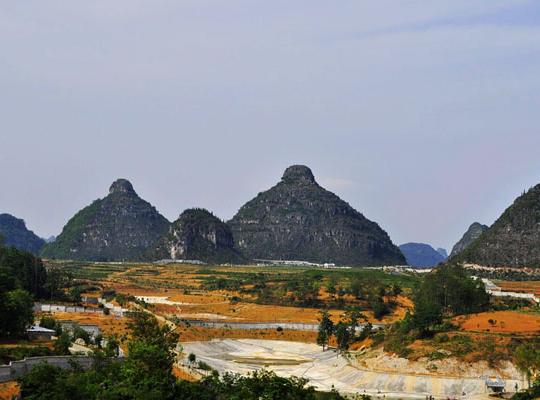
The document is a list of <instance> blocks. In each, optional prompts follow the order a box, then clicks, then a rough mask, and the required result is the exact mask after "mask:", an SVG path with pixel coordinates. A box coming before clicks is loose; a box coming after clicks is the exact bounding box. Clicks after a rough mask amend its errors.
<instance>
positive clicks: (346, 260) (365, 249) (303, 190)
mask: <svg viewBox="0 0 540 400" xmlns="http://www.w3.org/2000/svg"><path fill="white" fill-rule="evenodd" d="M228 225H229V226H230V227H231V230H232V233H233V236H234V240H235V243H236V246H237V248H238V249H239V250H240V251H241V252H242V253H243V254H244V255H246V256H247V257H249V258H251V259H276V260H305V261H310V262H317V263H324V262H329V263H336V264H347V265H396V264H401V265H402V264H404V263H405V257H404V256H403V254H402V253H401V251H400V250H399V249H398V248H397V246H395V245H394V244H393V243H392V241H391V240H390V238H389V236H388V234H387V233H386V232H385V231H384V230H382V229H381V228H380V227H379V225H377V224H376V223H375V222H372V221H370V220H368V219H367V218H365V217H364V216H363V215H362V214H361V213H359V212H358V211H356V210H355V209H353V208H352V207H351V206H350V205H349V204H348V203H346V202H345V201H343V200H341V199H340V198H339V197H338V196H336V195H335V194H333V193H331V192H329V191H328V190H325V189H324V188H322V187H321V186H319V184H318V183H317V182H316V181H315V178H314V176H313V173H312V172H311V170H310V169H309V168H308V167H306V166H303V165H293V166H291V167H289V168H287V169H286V170H285V172H284V174H283V177H282V179H281V181H280V182H279V183H277V184H276V185H275V186H274V187H272V188H270V189H269V190H267V191H265V192H262V193H259V194H258V195H257V196H256V197H255V198H254V199H252V200H250V201H249V202H247V203H246V204H245V205H243V206H242V207H241V208H240V210H239V211H238V213H237V214H236V215H235V216H234V217H233V218H232V219H231V220H230V221H228Z"/></svg>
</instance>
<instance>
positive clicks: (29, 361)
mask: <svg viewBox="0 0 540 400" xmlns="http://www.w3.org/2000/svg"><path fill="white" fill-rule="evenodd" d="M73 362H76V363H77V364H79V365H80V366H81V367H82V368H85V369H87V368H90V367H91V366H92V363H93V359H92V357H85V356H49V357H29V358H25V359H24V360H19V361H12V362H11V363H9V365H2V366H0V382H7V381H12V380H15V379H17V378H19V377H21V376H22V375H24V374H26V373H27V372H29V371H30V370H31V369H32V367H33V366H34V365H37V364H41V363H47V364H50V365H55V366H57V367H60V368H62V369H70V368H72V363H73Z"/></svg>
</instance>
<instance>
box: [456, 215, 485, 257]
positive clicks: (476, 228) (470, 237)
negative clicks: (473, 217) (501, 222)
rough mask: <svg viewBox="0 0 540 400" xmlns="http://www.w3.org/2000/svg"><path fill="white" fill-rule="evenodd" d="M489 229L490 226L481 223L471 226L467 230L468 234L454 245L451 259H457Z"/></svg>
mask: <svg viewBox="0 0 540 400" xmlns="http://www.w3.org/2000/svg"><path fill="white" fill-rule="evenodd" d="M488 229H489V226H487V225H482V224H481V223H479V222H474V223H473V224H472V225H471V226H469V229H467V232H465V233H464V234H463V236H462V237H461V239H460V240H459V241H458V242H457V243H456V244H455V245H454V247H453V248H452V252H451V253H450V257H451V258H452V257H455V256H457V255H458V254H459V253H461V252H462V251H464V250H465V249H466V248H467V247H469V246H470V245H471V244H472V243H474V241H475V240H476V239H478V238H479V237H480V235H482V233H484V232H485V231H487V230H488Z"/></svg>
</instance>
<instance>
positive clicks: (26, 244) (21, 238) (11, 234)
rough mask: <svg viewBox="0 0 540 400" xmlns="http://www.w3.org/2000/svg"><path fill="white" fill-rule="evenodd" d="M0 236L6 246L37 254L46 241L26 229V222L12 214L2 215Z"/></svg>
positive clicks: (0, 217)
mask: <svg viewBox="0 0 540 400" xmlns="http://www.w3.org/2000/svg"><path fill="white" fill-rule="evenodd" d="M0 236H2V238H3V240H4V245H6V246H13V247H16V248H17V249H19V250H23V251H28V252H30V253H32V254H37V253H38V252H39V251H40V250H41V248H42V247H43V245H44V244H45V241H44V240H43V239H42V238H40V237H39V236H37V235H36V234H35V233H34V232H32V231H31V230H29V229H28V228H26V223H25V222H24V220H22V219H19V218H17V217H14V216H13V215H11V214H0Z"/></svg>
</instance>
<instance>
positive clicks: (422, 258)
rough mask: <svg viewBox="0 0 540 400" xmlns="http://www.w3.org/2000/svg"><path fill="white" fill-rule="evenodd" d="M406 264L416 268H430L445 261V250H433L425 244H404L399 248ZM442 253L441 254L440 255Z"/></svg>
mask: <svg viewBox="0 0 540 400" xmlns="http://www.w3.org/2000/svg"><path fill="white" fill-rule="evenodd" d="M399 249H400V250H401V252H402V253H403V255H404V256H405V259H406V260H407V264H408V265H410V266H412V267H417V268H431V267H435V266H436V265H437V264H439V263H441V262H443V261H444V260H446V258H447V256H444V254H446V250H444V249H438V250H435V249H434V248H433V247H431V246H430V245H429V244H426V243H405V244H402V245H400V246H399ZM441 253H442V254H441Z"/></svg>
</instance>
